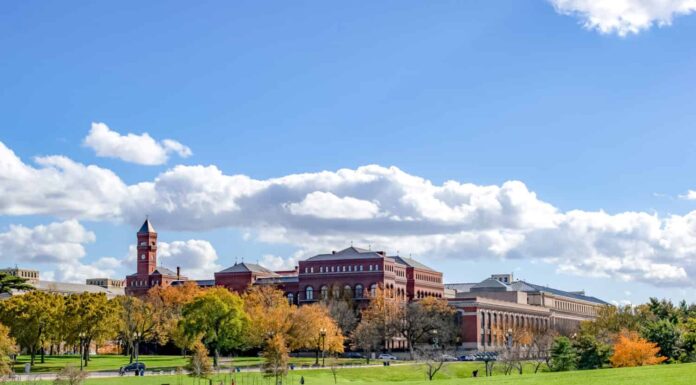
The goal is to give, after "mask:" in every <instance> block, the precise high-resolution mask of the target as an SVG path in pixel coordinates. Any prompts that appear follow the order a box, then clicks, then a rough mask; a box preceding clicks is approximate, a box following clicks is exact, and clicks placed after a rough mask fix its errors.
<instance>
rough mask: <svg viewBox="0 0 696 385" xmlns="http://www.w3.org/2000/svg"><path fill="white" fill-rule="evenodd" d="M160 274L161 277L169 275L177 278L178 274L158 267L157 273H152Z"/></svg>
mask: <svg viewBox="0 0 696 385" xmlns="http://www.w3.org/2000/svg"><path fill="white" fill-rule="evenodd" d="M158 273H159V274H160V275H168V276H170V277H176V272H174V271H172V270H170V269H168V268H166V267H164V266H158V267H157V268H156V269H155V271H153V272H152V274H158Z"/></svg>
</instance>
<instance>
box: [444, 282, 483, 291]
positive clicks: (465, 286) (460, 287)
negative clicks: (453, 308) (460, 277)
mask: <svg viewBox="0 0 696 385" xmlns="http://www.w3.org/2000/svg"><path fill="white" fill-rule="evenodd" d="M474 285H476V283H446V284H445V288H446V289H452V290H456V291H457V293H468V292H469V291H470V290H471V288H472V287H473V286H474Z"/></svg>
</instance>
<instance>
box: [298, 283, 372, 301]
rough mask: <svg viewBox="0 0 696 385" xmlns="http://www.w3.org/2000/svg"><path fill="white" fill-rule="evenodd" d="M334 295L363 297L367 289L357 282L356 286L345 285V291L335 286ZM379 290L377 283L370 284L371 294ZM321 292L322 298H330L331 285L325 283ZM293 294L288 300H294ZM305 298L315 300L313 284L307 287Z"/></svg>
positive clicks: (335, 296) (320, 289)
mask: <svg viewBox="0 0 696 385" xmlns="http://www.w3.org/2000/svg"><path fill="white" fill-rule="evenodd" d="M332 291H333V292H332V296H333V297H334V298H340V297H341V294H343V296H344V297H348V298H363V296H364V295H365V289H364V287H363V285H361V284H359V283H358V284H356V285H355V288H353V287H351V286H350V285H345V286H344V287H343V293H341V290H340V288H339V287H338V286H334V288H333V290H332ZM376 292H377V284H376V283H373V284H372V285H370V295H371V296H374V295H375V293H376ZM319 294H320V297H319V298H321V299H328V298H329V287H328V286H326V285H323V286H322V287H321V288H319ZM293 299H294V298H293V294H292V293H290V294H288V300H289V301H292V300H293ZM305 300H307V301H313V300H314V288H313V287H312V286H307V287H306V288H305Z"/></svg>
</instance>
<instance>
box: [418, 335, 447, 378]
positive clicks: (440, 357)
mask: <svg viewBox="0 0 696 385" xmlns="http://www.w3.org/2000/svg"><path fill="white" fill-rule="evenodd" d="M448 355H451V354H448V351H447V349H446V346H444V345H438V344H436V343H435V344H433V345H421V346H419V347H418V348H417V349H416V354H415V357H416V358H417V359H418V361H419V362H421V363H422V364H423V368H424V369H425V375H426V376H427V377H428V380H429V381H432V380H433V378H435V375H436V374H437V373H438V372H439V371H440V370H442V368H444V367H445V364H446V363H447V361H448V359H447V358H448Z"/></svg>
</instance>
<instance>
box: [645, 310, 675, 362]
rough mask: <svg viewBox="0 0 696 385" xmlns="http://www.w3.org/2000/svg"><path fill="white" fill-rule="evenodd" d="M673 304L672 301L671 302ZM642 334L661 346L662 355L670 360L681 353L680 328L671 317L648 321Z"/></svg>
mask: <svg viewBox="0 0 696 385" xmlns="http://www.w3.org/2000/svg"><path fill="white" fill-rule="evenodd" d="M670 304H671V303H670ZM641 334H642V336H643V338H645V339H646V340H648V341H650V342H654V343H656V344H657V346H659V347H660V355H662V356H664V357H667V359H668V360H676V359H678V358H679V355H680V353H681V351H680V348H679V340H680V332H679V328H678V327H677V326H676V325H675V324H674V323H672V321H671V320H670V319H669V318H662V319H659V320H657V321H650V322H648V323H646V324H645V325H644V326H643V328H642V330H641Z"/></svg>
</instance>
